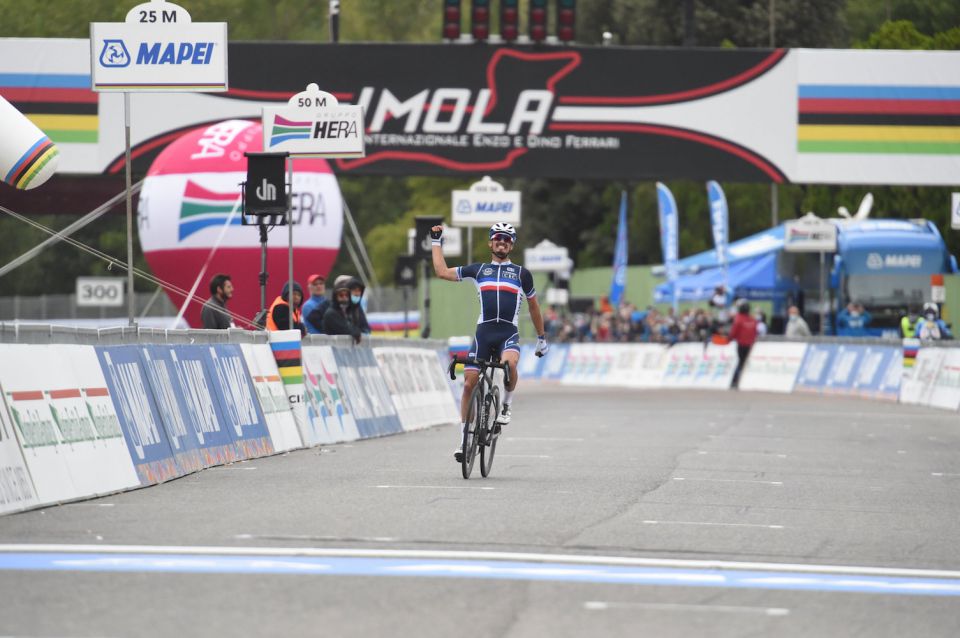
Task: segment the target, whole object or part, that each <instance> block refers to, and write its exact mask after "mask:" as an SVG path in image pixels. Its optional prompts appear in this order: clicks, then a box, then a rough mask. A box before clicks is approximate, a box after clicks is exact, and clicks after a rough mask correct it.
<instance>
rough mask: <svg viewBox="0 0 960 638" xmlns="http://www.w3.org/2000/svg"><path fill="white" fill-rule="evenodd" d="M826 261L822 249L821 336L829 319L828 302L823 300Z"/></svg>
mask: <svg viewBox="0 0 960 638" xmlns="http://www.w3.org/2000/svg"><path fill="white" fill-rule="evenodd" d="M824 262H826V253H824V252H823V251H822V250H821V251H820V336H823V335H824V334H826V332H825V328H826V321H827V305H826V302H824V300H823V297H824V292H825V289H826V283H825V282H824V275H823V266H824Z"/></svg>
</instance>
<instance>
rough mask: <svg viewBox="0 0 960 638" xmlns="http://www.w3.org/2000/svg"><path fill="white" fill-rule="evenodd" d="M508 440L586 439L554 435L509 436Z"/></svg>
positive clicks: (580, 440)
mask: <svg viewBox="0 0 960 638" xmlns="http://www.w3.org/2000/svg"><path fill="white" fill-rule="evenodd" d="M507 440H508V441H572V442H574V443H579V442H582V441H584V439H572V438H570V439H568V438H562V437H554V436H508V437H507Z"/></svg>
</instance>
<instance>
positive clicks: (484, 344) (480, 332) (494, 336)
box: [463, 321, 520, 370]
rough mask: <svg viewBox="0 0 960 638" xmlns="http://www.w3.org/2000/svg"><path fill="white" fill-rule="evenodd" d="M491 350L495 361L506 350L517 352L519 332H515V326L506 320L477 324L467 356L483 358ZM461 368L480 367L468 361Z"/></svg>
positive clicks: (518, 348)
mask: <svg viewBox="0 0 960 638" xmlns="http://www.w3.org/2000/svg"><path fill="white" fill-rule="evenodd" d="M491 350H492V351H493V354H494V357H495V358H496V360H497V361H499V360H500V357H501V356H502V355H503V353H504V352H506V351H507V350H514V351H515V352H517V354H519V353H520V333H518V332H517V327H516V326H515V325H513V324H512V323H508V322H506V321H493V322H490V323H481V324H480V325H478V326H477V334H476V336H475V337H474V338H473V347H472V348H471V349H470V354H469V357H470V358H471V359H474V358H476V359H480V360H483V359H486V358H488V357H489V356H490V354H491ZM463 368H464V370H479V369H480V368H479V367H478V366H475V365H472V364H469V363H467V364H464V366H463Z"/></svg>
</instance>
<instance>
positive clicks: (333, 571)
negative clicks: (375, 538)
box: [0, 552, 960, 596]
mask: <svg viewBox="0 0 960 638" xmlns="http://www.w3.org/2000/svg"><path fill="white" fill-rule="evenodd" d="M0 570H17V571H21V570H22V571H70V572H173V573H182V574H284V575H286V574H301V575H330V576H394V577H397V576H401V577H421V578H422V577H426V578H476V579H492V580H527V581H561V582H570V583H602V584H623V585H664V586H681V587H729V588H744V589H791V590H807V591H819V592H851V593H853V592H856V593H872V594H896V595H904V594H906V595H915V596H960V580H958V579H945V578H893V577H886V576H867V575H858V574H852V575H836V574H807V573H798V572H785V571H780V572H778V571H741V570H728V569H676V568H652V567H622V566H612V565H599V564H598V565H570V564H563V563H537V562H509V561H486V560H423V559H419V560H410V559H381V558H327V557H311V556H291V557H273V556H257V555H255V554H251V555H248V556H216V555H206V556H204V555H192V554H165V555H151V554H137V553H129V554H118V553H110V554H103V553H52V552H10V553H0Z"/></svg>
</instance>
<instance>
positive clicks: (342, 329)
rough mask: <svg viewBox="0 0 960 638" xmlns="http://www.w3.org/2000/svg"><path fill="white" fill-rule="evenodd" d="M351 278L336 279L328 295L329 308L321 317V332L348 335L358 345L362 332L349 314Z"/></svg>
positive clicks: (352, 314)
mask: <svg viewBox="0 0 960 638" xmlns="http://www.w3.org/2000/svg"><path fill="white" fill-rule="evenodd" d="M351 280H352V277H344V276H340V277H337V279H336V281H335V282H334V284H333V291H332V292H331V294H330V307H329V308H328V309H327V311H326V313H324V315H323V331H324V332H325V333H327V334H328V335H350V336H351V337H353V340H354V342H356V343H360V339H361V336H362V335H363V331H362V330H361V329H360V326H358V325H357V324H356V323H354V316H355V315H354V313H351V312H350V305H351V304H350V282H351Z"/></svg>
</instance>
